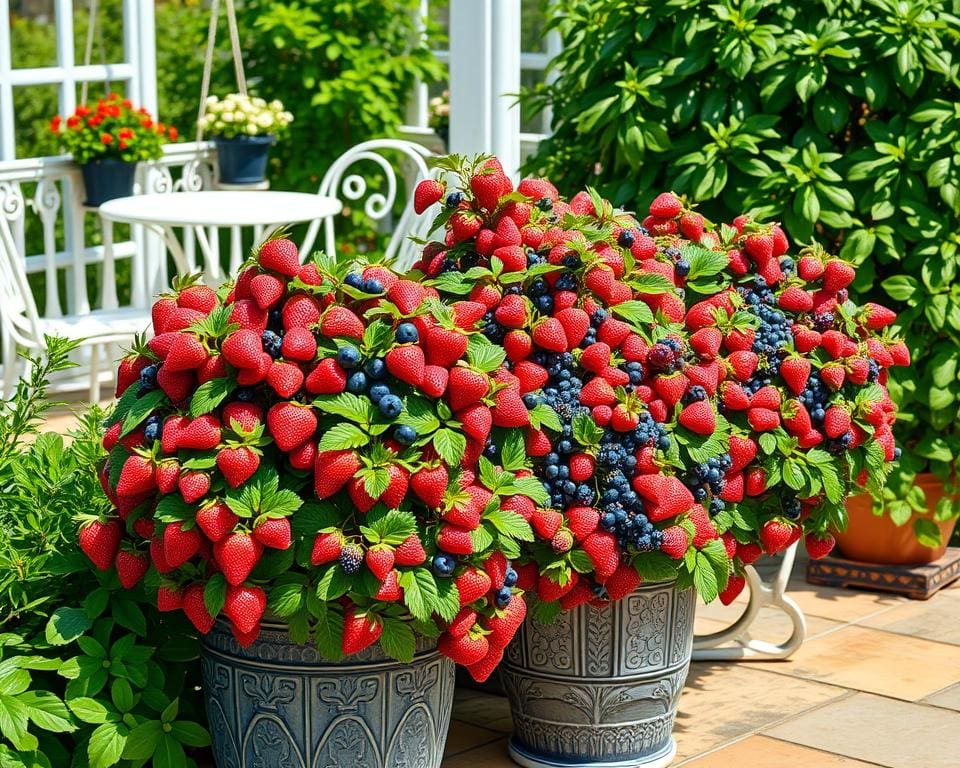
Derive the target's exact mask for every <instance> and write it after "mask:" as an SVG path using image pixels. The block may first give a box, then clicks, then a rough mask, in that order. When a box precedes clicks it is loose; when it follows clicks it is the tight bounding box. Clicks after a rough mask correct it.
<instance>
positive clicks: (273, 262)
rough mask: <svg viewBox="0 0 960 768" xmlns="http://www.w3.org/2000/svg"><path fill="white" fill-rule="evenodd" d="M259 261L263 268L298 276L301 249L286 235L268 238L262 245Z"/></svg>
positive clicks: (288, 275) (289, 275) (258, 255)
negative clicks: (272, 238)
mask: <svg viewBox="0 0 960 768" xmlns="http://www.w3.org/2000/svg"><path fill="white" fill-rule="evenodd" d="M257 261H259V262H260V267H261V268H262V269H268V270H270V271H272V272H279V273H280V274H281V275H286V276H287V277H296V276H297V273H298V272H299V271H300V251H299V250H298V249H297V246H296V244H295V243H294V242H293V241H291V240H287V239H286V238H285V237H284V238H278V239H276V240H267V241H266V242H265V243H264V244H263V245H261V246H260V252H259V253H258V254H257Z"/></svg>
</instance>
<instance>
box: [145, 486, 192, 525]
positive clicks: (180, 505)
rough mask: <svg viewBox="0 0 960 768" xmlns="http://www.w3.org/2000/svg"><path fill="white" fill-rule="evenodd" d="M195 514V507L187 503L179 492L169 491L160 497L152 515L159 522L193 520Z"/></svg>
mask: <svg viewBox="0 0 960 768" xmlns="http://www.w3.org/2000/svg"><path fill="white" fill-rule="evenodd" d="M196 514H197V512H196V509H194V507H193V506H192V505H190V504H187V502H185V501H184V500H183V497H182V496H181V495H180V494H179V493H171V494H169V495H167V496H164V497H163V498H162V499H160V502H159V503H158V504H157V509H156V511H155V512H154V513H153V516H154V518H155V519H156V520H158V521H159V522H161V523H178V522H182V521H184V520H193V519H194V518H195V517H196Z"/></svg>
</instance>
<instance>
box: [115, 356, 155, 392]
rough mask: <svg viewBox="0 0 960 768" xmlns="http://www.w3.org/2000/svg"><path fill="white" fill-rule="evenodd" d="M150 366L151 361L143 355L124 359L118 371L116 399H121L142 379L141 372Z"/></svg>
mask: <svg viewBox="0 0 960 768" xmlns="http://www.w3.org/2000/svg"><path fill="white" fill-rule="evenodd" d="M148 365H150V359H149V358H147V357H144V356H143V355H133V356H128V357H125V358H123V360H121V361H120V367H119V368H118V369H117V388H116V392H115V394H114V396H115V397H120V395H122V394H123V393H124V392H126V391H127V387H129V386H130V385H131V384H133V383H134V382H136V381H138V380H139V379H140V372H141V371H142V370H143V369H144V368H146V367H147V366H148Z"/></svg>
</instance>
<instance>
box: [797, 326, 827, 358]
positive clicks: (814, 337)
mask: <svg viewBox="0 0 960 768" xmlns="http://www.w3.org/2000/svg"><path fill="white" fill-rule="evenodd" d="M792 330H793V345H794V346H795V347H796V348H797V352H800V353H801V354H806V353H807V352H812V351H813V350H814V349H816V348H817V347H819V346H820V342H821V341H822V336H821V335H820V333H819V332H817V331H814V330H811V329H810V328H807V327H806V326H803V325H794V326H793V329H792Z"/></svg>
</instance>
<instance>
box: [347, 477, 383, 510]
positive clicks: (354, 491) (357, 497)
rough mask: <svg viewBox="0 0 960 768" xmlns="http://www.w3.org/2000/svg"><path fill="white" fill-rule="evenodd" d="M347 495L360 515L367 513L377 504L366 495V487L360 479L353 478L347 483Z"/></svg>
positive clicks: (371, 497)
mask: <svg viewBox="0 0 960 768" xmlns="http://www.w3.org/2000/svg"><path fill="white" fill-rule="evenodd" d="M347 495H348V496H350V501H351V502H352V503H353V506H354V507H356V508H357V509H358V510H359V511H360V513H361V514H366V513H367V512H369V511H370V510H371V509H373V507H374V505H375V504H376V503H377V500H376V499H375V498H373V496H371V495H370V494H369V493H367V485H366V482H364V479H363V478H362V477H354V478H353V479H351V480H350V481H349V482H348V483H347Z"/></svg>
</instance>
